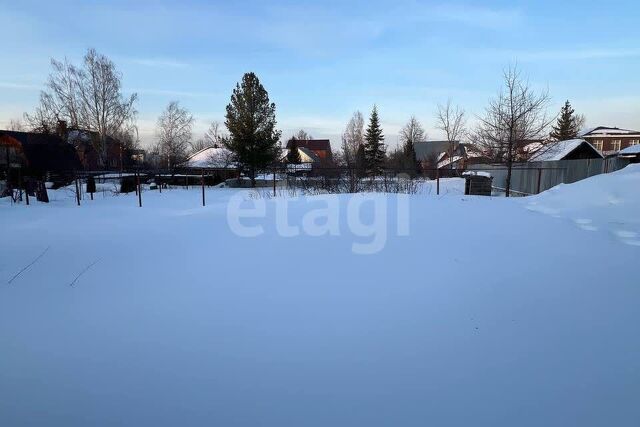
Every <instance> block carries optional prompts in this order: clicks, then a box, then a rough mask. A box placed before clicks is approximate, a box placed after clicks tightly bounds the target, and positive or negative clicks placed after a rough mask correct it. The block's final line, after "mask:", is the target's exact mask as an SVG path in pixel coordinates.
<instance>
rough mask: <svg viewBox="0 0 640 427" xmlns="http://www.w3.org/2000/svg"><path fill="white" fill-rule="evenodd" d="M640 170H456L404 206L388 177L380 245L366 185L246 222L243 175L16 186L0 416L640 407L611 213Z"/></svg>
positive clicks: (588, 422) (588, 419)
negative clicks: (249, 234) (492, 182)
mask: <svg viewBox="0 0 640 427" xmlns="http://www.w3.org/2000/svg"><path fill="white" fill-rule="evenodd" d="M638 178H639V177H638V169H637V167H631V168H627V169H625V170H623V171H621V172H618V173H615V174H611V175H606V176H598V177H594V178H592V179H589V180H586V181H584V182H580V183H577V184H572V185H566V186H561V187H558V188H555V189H553V190H551V191H548V192H546V193H544V194H541V195H539V196H538V197H535V198H529V199H504V198H488V197H468V196H464V195H461V194H458V193H457V191H455V188H457V184H456V182H455V181H451V182H450V184H451V185H452V188H451V190H452V191H450V192H447V194H445V195H441V196H440V197H435V196H434V194H435V193H434V192H421V193H420V194H417V195H413V196H410V197H409V200H408V203H409V207H410V211H409V213H410V215H409V218H408V219H407V220H405V219H404V217H403V216H399V214H398V210H396V209H395V205H394V204H393V201H392V200H388V199H387V196H385V195H377V196H375V197H377V198H379V199H380V200H381V201H386V202H387V203H388V206H389V209H387V217H386V220H385V222H384V223H383V224H382V226H381V227H386V243H385V247H384V249H383V250H381V251H380V252H377V253H375V254H373V255H354V254H353V253H352V251H351V248H352V245H353V243H354V241H355V242H359V241H361V240H363V239H365V240H366V239H370V237H362V236H359V235H356V234H354V233H353V232H351V231H350V230H349V228H348V227H347V226H346V224H347V222H346V219H345V214H344V213H345V212H346V211H347V206H348V205H349V203H352V202H353V201H354V200H357V198H358V197H363V196H362V195H354V196H350V195H341V196H340V197H338V199H337V202H336V203H337V205H336V206H337V209H339V210H340V218H339V220H340V228H339V230H340V233H339V234H337V235H324V236H321V237H315V236H312V235H308V234H301V235H298V236H295V237H284V236H282V235H281V234H279V233H278V232H277V231H276V230H277V226H276V225H275V218H276V215H277V202H276V201H275V200H263V201H264V203H265V216H264V217H263V218H246V219H245V220H246V221H247V222H246V223H247V224H248V225H261V226H263V228H264V233H263V234H261V235H259V236H257V237H253V238H246V237H245V238H243V237H238V236H237V235H235V234H234V233H232V232H231V231H230V229H229V227H228V223H227V220H228V206H229V204H228V202H229V200H230V199H231V198H232V197H234V196H235V195H237V194H238V193H237V192H236V191H235V190H229V189H209V190H207V193H206V196H207V206H206V207H205V208H203V207H201V206H200V203H201V194H200V190H199V189H194V190H168V191H163V193H162V194H158V193H157V192H152V191H147V192H144V195H143V200H144V206H143V208H138V207H137V199H136V198H135V195H134V194H131V195H119V196H115V197H114V196H109V195H106V196H105V195H98V196H97V197H96V199H95V200H94V201H92V202H91V201H83V205H82V206H80V207H77V206H75V205H74V200H73V197H72V196H71V197H68V196H65V195H64V193H62V192H55V193H53V194H52V200H53V201H52V203H51V204H50V205H44V204H33V205H32V206H29V207H26V206H24V205H13V206H12V205H9V204H0V235H1V236H2V239H3V243H2V245H0V425H2V426H22V425H52V426H53V425H56V426H57V425H64V426H87V425H92V426H112V425H130V426H143V425H144V426H146V425H153V426H175V425H185V426H187V425H216V426H231V425H233V426H256V425H261V426H392V425H393V426H396V425H398V426H421V427H422V426H425V425H436V426H465V427H466V426H491V427H495V426H542V425H544V426H568V425H576V426H605V425H606V426H608V425H616V426H636V425H637V424H638V420H639V419H640V339H638V337H640V310H638V307H639V306H640V285H639V283H640V282H639V280H638V277H637V274H636V272H635V271H634V267H635V266H636V265H637V262H638V254H639V250H638V248H637V247H635V246H631V245H627V244H621V242H620V240H619V238H618V237H617V236H615V235H613V234H611V233H607V232H602V231H603V230H624V231H627V232H628V233H631V232H635V231H637V220H638V217H639V215H638V209H637V208H638V193H637V191H638V190H637V189H638ZM448 185H449V184H446V185H445V184H443V188H448ZM243 194H246V195H247V200H246V203H251V200H252V199H251V197H249V193H243ZM53 196H55V197H53ZM323 206H324V205H323V203H322V201H321V199H320V198H318V197H301V198H297V199H292V200H291V201H290V204H289V217H288V225H290V226H293V225H300V224H302V223H303V222H304V217H305V215H307V214H308V213H309V212H310V211H312V210H313V209H317V208H321V207H323ZM362 206H363V210H362V212H361V217H362V219H363V221H366V222H370V221H371V220H372V219H374V218H375V216H374V213H375V211H374V207H373V206H374V203H372V202H371V203H367V204H363V205H362ZM532 210H534V211H536V212H534V211H532ZM540 212H544V213H546V214H549V215H541V214H540ZM550 215H553V216H559V217H562V218H565V219H557V218H554V217H553V216H550ZM578 220H581V221H578ZM586 220H589V221H590V222H587V221H586ZM399 221H402V226H403V227H406V228H407V229H408V233H407V234H406V235H400V234H399V233H396V232H395V231H394V230H396V227H397V224H398V223H399ZM618 222H619V223H618ZM576 224H578V225H581V226H585V225H591V226H593V227H597V228H598V230H597V231H596V232H586V231H584V230H583V229H582V228H580V227H576V226H575V225H576ZM583 228H585V227H583ZM376 231H379V232H381V231H382V230H376ZM628 236H631V235H630V234H628ZM635 239H636V237H635V236H631V237H628V239H627V240H629V241H633V240H635ZM635 270H637V268H636V269H635Z"/></svg>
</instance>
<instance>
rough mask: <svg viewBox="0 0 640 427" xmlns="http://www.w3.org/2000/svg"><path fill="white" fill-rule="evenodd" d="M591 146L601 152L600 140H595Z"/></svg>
mask: <svg viewBox="0 0 640 427" xmlns="http://www.w3.org/2000/svg"><path fill="white" fill-rule="evenodd" d="M593 146H594V147H595V148H596V150H598V151H602V140H601V139H596V140H595V141H593Z"/></svg>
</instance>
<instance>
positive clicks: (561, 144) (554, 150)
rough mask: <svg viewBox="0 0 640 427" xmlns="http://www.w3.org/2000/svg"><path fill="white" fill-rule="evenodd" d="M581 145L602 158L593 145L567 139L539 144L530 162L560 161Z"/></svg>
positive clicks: (579, 139)
mask: <svg viewBox="0 0 640 427" xmlns="http://www.w3.org/2000/svg"><path fill="white" fill-rule="evenodd" d="M582 144H587V145H589V146H590V147H591V148H593V150H594V151H595V152H596V153H598V155H600V156H601V157H602V155H601V154H600V152H599V151H598V150H596V149H595V148H594V147H593V145H591V144H589V143H588V142H587V141H585V140H584V139H581V138H576V139H567V140H565V141H558V142H551V143H548V144H544V145H542V144H540V147H539V148H538V149H537V150H536V153H534V154H533V156H531V160H532V161H537V162H544V161H553V160H562V159H564V158H565V157H567V156H568V155H569V154H571V152H572V151H573V150H575V149H577V148H578V147H580V146H581V145H582Z"/></svg>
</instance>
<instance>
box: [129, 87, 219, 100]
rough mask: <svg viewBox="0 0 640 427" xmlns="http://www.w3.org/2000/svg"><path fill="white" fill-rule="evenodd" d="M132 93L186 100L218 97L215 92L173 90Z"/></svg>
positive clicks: (145, 90) (146, 90)
mask: <svg viewBox="0 0 640 427" xmlns="http://www.w3.org/2000/svg"><path fill="white" fill-rule="evenodd" d="M130 92H135V93H137V94H140V95H160V96H175V97H185V98H207V97H211V96H217V95H218V94H216V93H213V92H193V91H184V90H171V89H133V90H130Z"/></svg>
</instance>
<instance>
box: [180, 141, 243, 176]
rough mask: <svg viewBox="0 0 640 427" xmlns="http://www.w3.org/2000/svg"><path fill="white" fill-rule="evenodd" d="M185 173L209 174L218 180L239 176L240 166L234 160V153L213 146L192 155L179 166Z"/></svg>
mask: <svg viewBox="0 0 640 427" xmlns="http://www.w3.org/2000/svg"><path fill="white" fill-rule="evenodd" d="M178 168H179V169H181V170H182V171H184V172H195V173H201V172H202V171H205V172H207V174H208V175H213V176H214V177H216V178H218V179H216V180H215V181H216V183H217V181H218V180H225V179H229V178H235V177H237V176H238V164H237V163H236V162H235V161H234V160H233V153H231V151H229V150H227V149H226V148H224V147H221V146H218V145H213V146H211V147H207V148H203V149H202V150H200V151H198V152H196V153H193V154H192V155H190V156H189V157H188V158H187V160H186V161H185V162H184V163H182V164H180V165H179V166H178Z"/></svg>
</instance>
